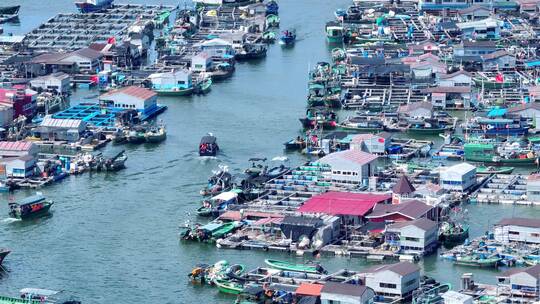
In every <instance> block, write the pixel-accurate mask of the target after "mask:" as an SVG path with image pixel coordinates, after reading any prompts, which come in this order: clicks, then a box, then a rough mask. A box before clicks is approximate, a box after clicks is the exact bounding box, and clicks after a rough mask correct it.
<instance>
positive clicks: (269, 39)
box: [262, 31, 277, 43]
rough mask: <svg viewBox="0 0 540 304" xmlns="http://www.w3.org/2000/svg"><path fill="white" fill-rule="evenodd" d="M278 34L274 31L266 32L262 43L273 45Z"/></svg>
mask: <svg viewBox="0 0 540 304" xmlns="http://www.w3.org/2000/svg"><path fill="white" fill-rule="evenodd" d="M276 37H277V35H276V33H275V32H272V31H266V32H264V33H263V34H262V41H263V42H265V43H273V42H274V41H276Z"/></svg>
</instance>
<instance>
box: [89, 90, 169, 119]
mask: <svg viewBox="0 0 540 304" xmlns="http://www.w3.org/2000/svg"><path fill="white" fill-rule="evenodd" d="M99 101H100V103H102V104H104V105H106V106H107V107H112V108H117V109H123V110H125V109H134V110H137V111H138V112H140V113H141V114H142V115H143V116H152V115H153V114H154V113H156V112H157V111H159V110H160V106H159V105H158V103H157V94H156V93H155V92H154V91H152V90H148V89H145V88H141V87H135V86H129V87H123V88H121V89H118V90H114V91H110V92H107V93H105V94H103V95H101V96H100V97H99Z"/></svg>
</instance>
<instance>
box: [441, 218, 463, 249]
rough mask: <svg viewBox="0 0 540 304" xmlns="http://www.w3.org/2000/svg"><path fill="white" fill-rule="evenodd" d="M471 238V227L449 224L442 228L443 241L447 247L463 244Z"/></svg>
mask: <svg viewBox="0 0 540 304" xmlns="http://www.w3.org/2000/svg"><path fill="white" fill-rule="evenodd" d="M468 237H469V226H468V225H459V224H454V223H449V224H448V225H447V226H446V227H443V228H442V233H441V236H440V238H441V240H442V241H443V244H444V245H445V246H447V247H448V246H455V245H458V244H462V243H463V242H465V240H466V239H467V238H468Z"/></svg>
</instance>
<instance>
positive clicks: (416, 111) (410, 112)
mask: <svg viewBox="0 0 540 304" xmlns="http://www.w3.org/2000/svg"><path fill="white" fill-rule="evenodd" d="M397 112H398V115H400V116H404V117H415V118H431V117H432V116H433V104H431V103H430V102H424V101H419V102H411V103H409V104H406V105H402V106H400V107H399V108H398V111H397Z"/></svg>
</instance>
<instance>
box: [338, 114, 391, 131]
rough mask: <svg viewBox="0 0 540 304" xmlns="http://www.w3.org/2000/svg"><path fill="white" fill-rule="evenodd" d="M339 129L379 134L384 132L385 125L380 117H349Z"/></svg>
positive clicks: (340, 124)
mask: <svg viewBox="0 0 540 304" xmlns="http://www.w3.org/2000/svg"><path fill="white" fill-rule="evenodd" d="M338 127H340V128H341V129H345V130H355V131H365V132H379V131H383V130H384V123H383V122H382V121H381V120H380V118H379V117H372V116H353V117H347V119H345V120H344V121H342V122H341V123H339V124H338Z"/></svg>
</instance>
